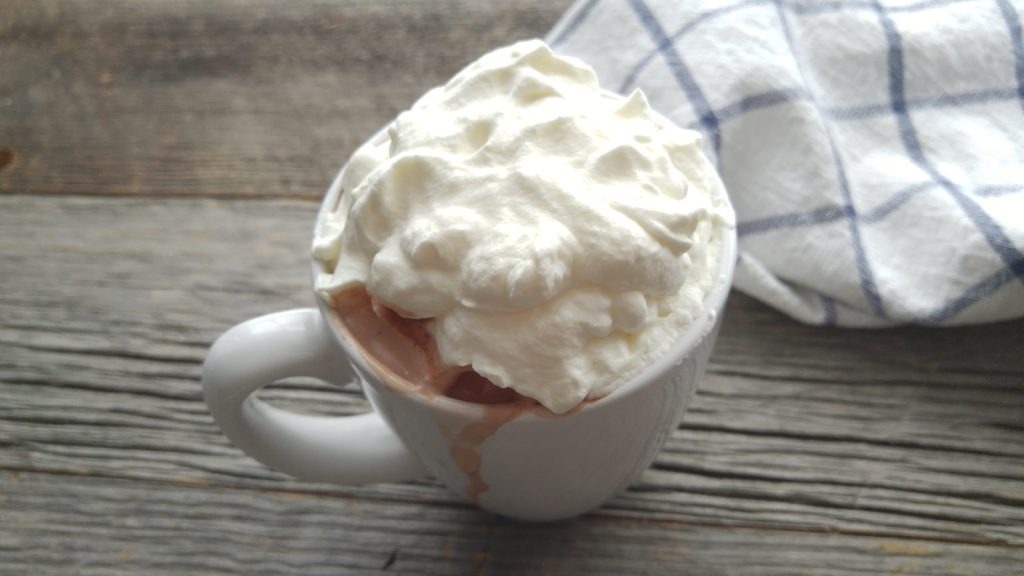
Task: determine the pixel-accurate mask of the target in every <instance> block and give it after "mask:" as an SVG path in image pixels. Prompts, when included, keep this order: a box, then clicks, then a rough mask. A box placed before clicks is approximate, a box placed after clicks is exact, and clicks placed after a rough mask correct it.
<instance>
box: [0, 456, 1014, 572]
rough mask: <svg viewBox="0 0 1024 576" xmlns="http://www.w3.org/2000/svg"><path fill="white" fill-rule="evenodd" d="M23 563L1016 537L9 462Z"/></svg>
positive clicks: (348, 567) (551, 559)
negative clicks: (675, 517)
mask: <svg viewBox="0 0 1024 576" xmlns="http://www.w3.org/2000/svg"><path fill="white" fill-rule="evenodd" d="M0 494H3V497H2V498H0V514H2V515H3V518H4V526H5V529H4V530H0V557H2V558H3V563H4V566H6V567H9V568H11V570H12V572H11V573H24V574H38V575H44V576H45V575H49V574H62V575H63V574H68V573H78V574H140V573H145V574H175V575H177V574H182V573H186V572H187V573H188V574H196V575H205V574H211V575H212V574H241V573H244V574H254V575H260V574H274V575H277V574H308V575H318V574H324V575H327V574H331V575H334V574H339V573H345V574H349V573H352V574H375V573H398V574H425V575H432V574H437V575H447V574H588V575H589V574H615V575H620V574H734V575H757V576H767V575H774V574H786V575H797V574H834V575H858V574H882V573H887V574H945V575H950V574H985V575H986V576H1000V575H1007V576H1010V575H1015V574H1019V569H1020V565H1021V562H1024V550H1022V549H1019V548H1018V549H993V548H992V547H989V546H978V545H969V544H960V543H949V542H921V541H914V540H905V539H892V538H877V537H871V536H855V535H844V534H829V533H824V532H815V531H804V530H760V529H758V530H754V529H748V528H731V527H723V526H716V525H707V524H702V523H693V522H686V521H683V522H680V521H670V520H645V519H629V518H620V517H615V516H608V515H605V514H603V513H598V514H594V515H590V516H587V517H585V518H582V519H577V520H575V521H571V522H563V523H557V524H548V525H523V524H517V523H514V522H509V521H504V520H501V519H498V518H494V517H491V516H489V515H487V514H484V513H480V512H477V511H475V510H474V509H471V508H463V507H451V506H443V505H435V504H405V503H392V502H380V501H372V500H369V501H368V500H365V499H356V498H351V497H347V496H338V495H298V494H281V493H274V492H263V493H261V492H253V491H249V490H232V489H226V488H214V489H196V488H179V487H176V486H172V485H167V484H164V483H145V482H130V481H125V480H105V479H96V478H74V477H68V476H60V475H48V474H38V473H25V474H11V473H8V474H0Z"/></svg>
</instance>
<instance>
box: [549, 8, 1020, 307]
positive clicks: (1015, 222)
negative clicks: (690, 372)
mask: <svg viewBox="0 0 1024 576" xmlns="http://www.w3.org/2000/svg"><path fill="white" fill-rule="evenodd" d="M1022 13H1024V0H924V1H913V2H907V1H898V0H888V1H885V2H879V1H877V0H801V1H796V0H689V1H682V2H671V1H667V0H583V1H578V2H577V3H576V4H575V5H574V6H573V7H572V8H571V9H570V10H569V11H568V12H567V13H566V14H565V15H564V16H563V18H562V19H561V21H560V22H559V23H558V25H557V26H556V27H555V28H554V29H553V30H552V32H551V33H550V35H549V37H548V42H549V43H550V44H551V45H552V46H553V47H554V48H555V49H556V50H558V51H559V52H561V53H564V54H568V55H574V56H578V57H580V58H582V59H583V60H585V61H586V62H587V63H588V64H590V65H592V66H594V67H595V69H596V70H597V73H598V77H599V78H600V80H601V83H602V85H604V86H607V87H609V88H610V89H612V90H617V91H619V92H621V93H628V92H631V91H632V90H634V89H637V88H640V89H642V90H643V91H644V92H645V93H646V94H647V97H648V99H649V100H650V102H651V105H652V106H653V107H654V108H655V109H657V110H659V111H660V112H662V113H663V114H664V115H666V116H668V117H669V118H671V119H672V120H673V121H675V122H676V123H678V124H680V125H682V126H690V127H692V128H695V129H697V130H699V131H701V132H703V134H704V136H705V145H706V148H707V151H708V154H709V156H710V157H711V158H712V159H713V161H715V162H716V164H717V166H718V169H719V172H720V173H721V175H722V179H723V181H724V182H725V185H726V188H727V189H728V190H729V195H730V197H731V198H732V202H733V204H734V206H735V208H736V213H737V217H738V227H737V232H738V234H739V238H740V255H739V260H738V261H737V270H736V280H735V286H736V288H738V289H739V290H741V291H743V292H746V293H748V294H750V295H752V296H754V297H756V298H758V299H760V300H762V301H764V302H766V303H768V304H770V305H772V306H774V307H776V308H778V309H780V310H782V311H784V312H786V313H787V314H789V315H791V316H792V317H794V318H796V319H798V320H801V321H804V322H809V323H816V324H830V325H831V324H837V325H844V326H886V325H893V324H902V323H921V324H969V323H979V322H989V321H995V320H1001V319H1008V318H1013V317H1018V316H1022V315H1024V253H1022V251H1024V40H1022V32H1021V14H1022Z"/></svg>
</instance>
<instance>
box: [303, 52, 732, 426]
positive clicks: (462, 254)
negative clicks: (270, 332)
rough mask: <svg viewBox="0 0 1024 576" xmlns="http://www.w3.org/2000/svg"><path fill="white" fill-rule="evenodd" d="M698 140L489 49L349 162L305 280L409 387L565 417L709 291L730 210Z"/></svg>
mask: <svg viewBox="0 0 1024 576" xmlns="http://www.w3.org/2000/svg"><path fill="white" fill-rule="evenodd" d="M701 146H702V140H701V138H700V136H699V134H697V133H696V132H693V131H690V130H684V129H681V128H679V127H677V126H675V125H673V124H672V123H671V122H669V121H668V120H666V119H665V118H663V117H662V116H660V115H659V114H657V113H656V112H654V111H653V110H652V109H651V108H650V106H649V105H648V103H647V101H646V99H645V97H644V96H643V94H642V93H640V92H634V93H633V94H632V95H630V96H628V97H620V96H615V95H611V94H609V93H607V92H605V91H602V90H601V89H600V88H599V86H598V83H597V78H596V76H595V74H594V71H593V69H591V68H590V67H588V66H587V65H585V64H584V63H582V62H580V61H578V60H575V59H572V58H566V57H561V56H558V55H556V54H554V53H552V51H551V50H550V49H549V48H548V47H547V46H546V45H545V44H544V43H543V42H540V41H536V40H535V41H527V42H521V43H519V44H515V45H512V46H509V47H506V48H502V49H499V50H495V51H494V52H491V53H489V54H487V55H484V56H483V57H481V58H480V59H479V60H477V61H476V62H474V63H472V64H470V65H469V66H467V67H466V68H465V69H464V70H462V71H461V72H459V73H458V74H457V75H456V76H455V77H454V78H453V79H452V80H451V81H450V82H448V83H447V84H446V85H444V86H442V87H438V88H435V89H434V90H431V91H430V92H428V93H427V94H426V95H424V96H423V97H422V98H421V99H420V100H419V101H418V102H416V104H415V105H414V106H413V107H412V108H411V109H410V110H408V111H406V112H403V113H402V114H400V115H399V116H398V118H396V119H395V121H394V122H393V123H392V124H391V125H390V126H389V127H388V128H387V131H386V133H385V134H383V135H382V136H381V137H379V138H376V139H374V140H372V141H371V142H369V143H367V144H365V145H364V146H362V147H361V148H360V149H359V150H357V151H356V153H355V154H354V155H353V156H352V158H351V159H350V160H349V162H348V164H347V166H346V168H345V171H344V173H343V175H342V177H341V187H342V194H341V199H340V201H339V204H338V206H336V207H335V208H334V210H331V211H326V212H325V213H324V214H323V215H322V217H321V220H320V221H319V223H318V226H317V231H316V239H315V242H314V257H315V258H316V259H317V260H318V261H319V262H320V263H321V265H322V266H323V269H324V272H323V273H322V274H320V276H319V277H318V278H317V281H316V288H317V290H318V292H319V293H320V294H321V295H322V296H323V297H324V298H326V299H328V301H330V302H333V304H334V306H335V307H336V308H337V309H338V311H339V312H340V313H341V316H342V317H343V318H344V321H345V323H346V325H347V326H348V327H349V330H350V332H352V335H353V336H354V338H355V340H356V341H357V342H359V343H360V344H361V346H363V347H364V348H365V349H366V351H367V352H368V353H369V354H370V355H371V356H373V357H375V358H378V359H379V360H380V363H381V364H382V365H384V366H385V367H387V368H388V369H390V370H393V371H394V372H395V373H396V374H398V375H400V376H402V377H403V378H404V379H408V380H411V381H412V382H414V383H415V384H414V386H415V387H418V388H420V389H421V390H422V391H423V392H424V393H440V394H447V395H450V396H452V397H456V398H460V399H464V400H468V401H477V402H483V403H491V402H504V401H509V402H514V401H520V400H521V399H522V398H523V397H526V398H529V399H532V400H535V401H536V402H539V403H540V404H541V405H543V406H544V407H546V408H547V409H549V410H550V411H552V412H554V413H556V414H562V413H565V412H568V411H569V410H572V409H573V408H574V407H576V406H578V405H579V404H580V403H581V402H583V401H584V400H586V399H588V398H589V399H594V398H599V397H602V396H604V395H606V394H608V393H610V392H612V391H613V390H615V389H616V387H618V386H620V385H621V384H623V383H624V382H627V381H628V380H629V379H630V378H632V377H633V376H635V375H636V374H638V373H639V372H641V371H642V370H643V369H644V368H645V367H646V366H648V365H650V363H651V362H653V361H654V360H656V359H657V358H658V357H660V356H661V355H663V354H665V353H666V352H667V351H668V349H669V347H670V346H671V345H672V343H673V342H674V341H676V340H677V339H678V338H679V336H680V335H681V334H682V333H683V332H684V331H685V329H686V328H687V327H688V326H689V325H690V324H691V323H692V322H693V321H694V319H695V318H697V317H698V316H699V314H701V313H702V311H703V309H704V301H705V297H706V296H707V294H708V293H709V291H710V290H711V289H712V288H713V287H714V286H716V285H718V284H721V283H722V282H724V278H723V272H722V270H721V266H720V254H721V251H722V244H721V240H720V239H721V237H722V234H721V233H720V232H721V231H722V230H723V229H724V228H728V227H731V226H732V212H731V209H730V208H729V205H728V200H727V198H726V195H725V191H724V189H723V188H722V185H721V182H720V181H719V180H718V178H717V176H716V175H715V173H714V168H713V167H712V166H711V164H710V163H709V162H708V160H707V159H706V157H705V156H704V154H703V153H702V150H701ZM385 327H386V328H387V329H385Z"/></svg>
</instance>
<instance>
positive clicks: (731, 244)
mask: <svg viewBox="0 0 1024 576" xmlns="http://www.w3.org/2000/svg"><path fill="white" fill-rule="evenodd" d="M390 126H391V123H390V122H389V123H388V124H387V125H385V126H384V127H383V128H381V129H380V130H379V131H378V132H377V133H376V134H374V136H373V137H372V138H371V139H369V140H367V142H370V141H375V140H378V139H380V138H383V137H384V136H385V135H386V134H387V131H388V128H389V127H390ZM363 145H364V144H360V146H363ZM347 167H348V162H346V163H345V164H344V165H343V166H342V167H341V170H339V171H338V174H337V175H336V176H335V177H334V180H333V181H332V182H331V185H330V187H328V189H327V192H326V194H324V198H323V200H322V201H321V202H320V207H319V209H318V210H317V215H316V221H315V222H314V231H315V230H316V227H317V226H319V224H320V222H321V221H322V218H323V217H324V216H325V215H326V212H327V211H328V209H327V207H328V206H332V207H333V206H334V205H335V203H336V200H337V198H338V195H339V194H340V193H341V181H342V178H343V177H344V175H345V169H346V168H347ZM715 179H716V180H717V181H718V184H719V186H720V187H721V189H722V192H723V199H724V201H725V204H726V205H727V206H728V208H729V211H730V212H731V213H734V210H733V207H732V202H731V201H730V199H729V195H728V192H727V191H726V189H725V185H724V184H723V183H722V181H721V177H720V176H719V175H718V173H717V172H715ZM314 234H315V232H314ZM718 236H719V239H720V242H721V246H722V250H721V253H720V254H719V263H720V264H719V269H718V271H717V273H716V276H717V277H718V278H719V279H720V280H721V281H719V282H716V283H714V285H713V286H712V288H711V290H709V291H708V293H707V295H706V296H705V297H704V301H703V303H702V305H701V308H700V312H699V313H698V314H697V317H696V318H694V319H693V321H691V322H690V324H689V325H688V326H686V327H685V328H684V329H683V332H682V334H680V336H679V337H678V338H677V339H676V341H675V342H673V344H672V346H670V347H669V349H668V350H666V351H665V352H664V353H662V354H660V355H659V356H658V357H657V358H655V359H654V360H653V361H651V362H650V363H648V365H647V366H646V367H644V368H643V369H642V370H641V371H640V372H638V373H637V374H635V375H634V376H633V377H632V378H630V379H629V380H627V381H625V382H623V383H622V384H620V385H619V386H617V387H616V388H615V389H614V390H612V391H611V392H609V393H608V394H606V395H605V396H601V397H599V398H595V399H593V400H590V401H588V400H587V399H584V400H583V401H582V402H581V403H580V404H578V405H577V406H576V407H574V408H572V409H570V410H569V411H568V412H565V413H563V414H555V413H554V412H551V411H549V410H547V409H546V408H545V407H544V406H543V405H542V404H540V403H537V405H536V406H535V407H531V409H528V410H524V411H523V413H522V414H521V415H519V416H518V417H517V418H516V421H522V420H529V419H531V418H534V419H544V420H550V419H551V418H568V417H571V416H575V415H577V414H582V413H586V412H588V411H592V410H595V409H598V408H599V407H600V406H607V405H610V404H612V403H615V402H616V401H617V400H618V399H622V398H625V397H627V396H630V395H632V394H633V393H636V392H638V391H640V390H642V389H644V388H646V387H648V386H649V385H651V384H652V383H654V382H656V381H657V380H658V379H659V378H661V377H662V376H663V375H664V374H666V373H668V372H669V371H670V370H671V369H672V368H673V367H674V366H677V365H679V363H680V362H681V361H682V360H684V359H685V358H686V357H687V356H688V355H689V354H690V353H691V352H692V351H693V350H695V349H696V348H697V346H698V345H699V344H700V343H701V342H702V341H703V339H704V338H705V337H707V335H708V334H710V333H711V332H712V330H713V329H714V327H715V325H716V324H717V322H718V321H719V317H720V316H721V315H722V313H723V312H724V309H725V303H726V300H727V299H728V296H729V292H730V289H731V287H732V279H733V274H734V273H735V268H736V260H737V255H736V254H737V243H738V239H737V234H736V227H735V226H734V225H733V226H722V227H720V228H719V229H718ZM310 260H311V269H312V279H313V297H314V298H315V299H316V303H317V308H318V309H319V311H320V316H321V318H322V319H323V320H325V324H326V325H327V326H329V328H330V332H331V334H332V336H333V338H334V341H335V342H336V343H338V344H339V345H340V346H341V347H342V349H343V350H344V352H345V355H346V356H347V357H348V360H349V361H350V362H353V363H355V364H358V366H359V368H360V369H361V371H363V372H365V373H368V374H373V375H374V376H376V378H377V379H378V380H380V383H381V385H382V386H384V387H385V388H386V389H388V390H389V391H391V392H395V393H397V394H401V395H402V396H404V397H407V398H409V399H410V400H411V401H413V402H415V403H417V404H419V405H420V406H422V407H424V408H427V409H430V410H440V411H442V412H447V413H449V414H452V415H456V416H461V417H465V418H476V419H479V418H483V417H484V416H485V415H486V413H490V414H493V413H494V412H495V411H501V410H502V409H508V410H522V409H521V408H519V407H518V406H519V405H518V403H509V404H479V403H474V402H467V401H465V400H458V399H456V398H451V397H448V396H444V395H443V394H436V395H427V394H422V393H418V392H416V390H415V385H414V384H412V383H410V382H408V381H406V380H405V379H404V378H402V377H401V376H399V375H397V374H393V373H392V374H391V376H392V377H394V379H395V380H397V381H400V382H403V383H405V384H406V385H407V388H405V389H400V388H398V387H397V386H395V385H392V384H389V383H388V382H387V378H384V377H381V376H380V375H379V374H378V373H377V370H376V369H374V368H373V367H371V366H370V364H369V363H368V362H367V361H366V359H365V358H363V354H362V353H361V351H360V348H361V347H359V346H358V345H356V344H353V343H352V342H350V341H349V339H348V337H347V336H346V334H345V333H344V332H343V330H342V329H341V328H340V327H339V325H341V324H343V322H342V320H341V318H340V316H339V315H338V314H337V311H336V310H335V309H334V308H333V307H331V306H330V305H329V304H328V303H327V301H326V299H325V298H323V297H322V296H321V295H320V294H319V293H318V292H317V290H316V279H317V276H318V275H319V274H321V273H325V272H326V270H325V269H324V268H323V265H322V264H321V263H320V262H318V261H317V260H316V259H315V258H312V257H311V258H310ZM371 385H372V384H371ZM536 409H539V410H540V411H541V412H540V413H537V411H536Z"/></svg>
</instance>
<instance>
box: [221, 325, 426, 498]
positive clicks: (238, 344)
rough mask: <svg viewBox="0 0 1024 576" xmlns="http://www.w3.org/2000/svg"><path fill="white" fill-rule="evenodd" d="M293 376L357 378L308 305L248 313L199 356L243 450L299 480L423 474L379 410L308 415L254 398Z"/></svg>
mask: <svg viewBox="0 0 1024 576" xmlns="http://www.w3.org/2000/svg"><path fill="white" fill-rule="evenodd" d="M293 376H309V377H313V378H319V379H321V380H324V381H326V382H331V381H332V380H335V381H336V380H338V379H339V378H347V379H355V373H354V371H353V369H352V367H351V365H350V364H349V363H348V361H347V360H346V359H345V358H344V355H343V354H342V353H341V351H340V350H339V349H338V347H337V346H333V345H332V340H331V338H330V336H329V335H328V334H327V333H326V330H325V326H324V325H323V318H322V317H321V316H320V313H319V311H317V310H315V309H313V308H302V309H297V310H288V311H285V312H277V313H275V314H268V315H266V316H260V317H259V318H253V319H252V320H248V321H246V322H242V323H241V324H239V325H237V326H235V327H234V328H231V329H230V330H228V331H227V332H225V333H224V334H223V335H221V337H220V338H218V339H217V341H216V342H214V344H213V347H211V348H210V352H209V354H208V355H207V357H206V362H204V363H203V377H202V381H203V397H204V398H205V400H206V404H207V406H209V408H210V412H211V413H212V414H213V418H214V420H216V421H217V424H219V425H220V427H221V429H222V430H223V431H224V434H225V435H226V436H227V437H228V438H229V439H230V440H231V441H232V442H234V443H235V445H236V446H238V447H239V448H241V449H242V451H243V452H245V453H246V454H248V455H249V456H251V457H253V458H255V459H256V460H259V461H260V462H262V463H264V464H266V465H267V466H269V467H271V468H273V469H275V470H278V471H281V472H284V473H286V474H290V475H292V476H295V477H296V478H299V479H301V480H309V481H315V482H333V483H337V484H365V483H370V482H399V481H403V480H412V479H414V478H419V477H421V476H423V475H424V474H425V472H424V469H423V465H422V464H421V463H420V461H419V459H417V458H416V456H415V455H413V453H412V452H410V451H409V449H408V448H406V447H405V445H404V444H403V443H402V441H401V440H399V438H398V436H396V435H395V433H394V432H393V431H392V430H391V428H389V427H388V425H387V424H386V423H385V422H384V420H383V419H382V418H381V417H380V415H379V414H377V413H374V412H371V413H369V414H361V415H358V416H340V417H326V416H309V415H304V414H296V413H294V412H288V411H286V410H281V409H279V408H274V407H273V406H270V405H269V404H267V403H265V402H263V401H262V400H260V399H259V398H257V397H256V395H255V392H256V391H257V390H259V389H260V388H262V387H263V386H266V385H267V384H271V383H273V382H276V381H278V380H281V379H283V378H289V377H293Z"/></svg>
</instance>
